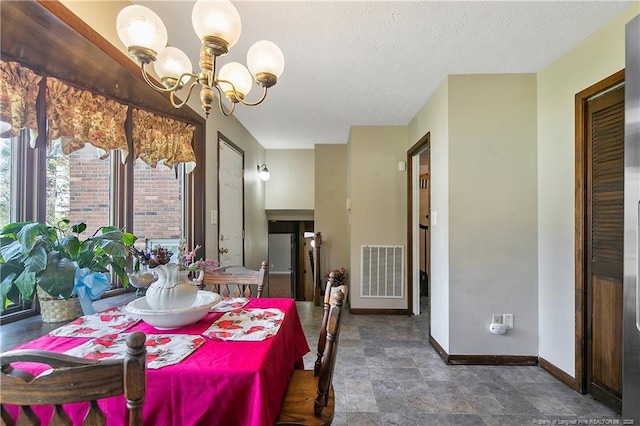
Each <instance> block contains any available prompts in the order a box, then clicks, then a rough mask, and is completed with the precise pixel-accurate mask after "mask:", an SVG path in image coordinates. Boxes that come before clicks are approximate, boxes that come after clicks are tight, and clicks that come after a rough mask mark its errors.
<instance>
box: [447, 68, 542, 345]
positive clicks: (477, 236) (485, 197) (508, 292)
mask: <svg viewBox="0 0 640 426" xmlns="http://www.w3.org/2000/svg"><path fill="white" fill-rule="evenodd" d="M536 172H537V170H536V77H535V74H499V75H452V76H449V262H450V263H449V292H450V293H449V294H450V299H449V301H450V305H449V309H450V311H449V315H450V327H449V333H450V336H449V339H450V340H449V345H450V346H449V348H450V353H451V354H479V353H480V354H492V355H504V354H509V355H533V356H535V355H536V354H537V346H538V342H537V335H538V319H537V303H536V301H537V251H538V250H537V209H536V206H537V197H536V182H537V177H536ZM503 313H512V314H514V322H515V327H514V329H513V330H510V331H509V332H508V334H506V335H504V336H497V335H494V334H491V333H489V324H490V323H491V318H492V317H491V316H492V314H503Z"/></svg>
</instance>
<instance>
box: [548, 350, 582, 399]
mask: <svg viewBox="0 0 640 426" xmlns="http://www.w3.org/2000/svg"><path fill="white" fill-rule="evenodd" d="M538 364H539V365H540V367H542V368H543V369H544V370H546V371H547V373H549V374H551V375H552V376H553V377H555V378H556V379H558V380H560V381H561V382H562V383H564V384H565V385H567V386H569V387H570V388H571V389H573V390H575V391H576V392H580V390H579V389H578V382H577V381H576V379H575V378H574V377H571V376H570V375H569V374H567V373H566V372H565V371H563V370H561V369H559V368H558V367H556V366H555V365H553V364H551V363H550V362H549V361H547V360H546V359H544V358H542V357H541V356H540V357H538Z"/></svg>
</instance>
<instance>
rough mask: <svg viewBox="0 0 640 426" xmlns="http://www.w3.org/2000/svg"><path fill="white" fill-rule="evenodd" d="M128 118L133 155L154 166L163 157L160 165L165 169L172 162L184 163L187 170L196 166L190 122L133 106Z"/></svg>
mask: <svg viewBox="0 0 640 426" xmlns="http://www.w3.org/2000/svg"><path fill="white" fill-rule="evenodd" d="M132 117H133V130H132V140H133V151H134V153H135V155H136V156H138V157H139V158H140V159H141V160H142V161H144V162H145V163H147V164H148V165H149V166H151V167H154V168H155V167H156V165H157V164H158V162H159V161H160V160H164V165H165V166H167V167H169V168H171V167H173V165H174V164H175V163H185V166H186V167H185V168H186V171H187V173H189V172H191V171H193V169H194V168H195V165H196V155H195V154H194V152H193V146H192V141H193V134H194V132H195V127H194V126H193V125H191V124H188V123H184V122H182V121H178V120H173V119H171V118H167V117H161V116H159V115H156V114H153V113H151V112H148V111H144V110H141V109H137V108H134V109H133V111H132Z"/></svg>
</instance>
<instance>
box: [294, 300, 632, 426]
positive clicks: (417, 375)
mask: <svg viewBox="0 0 640 426" xmlns="http://www.w3.org/2000/svg"><path fill="white" fill-rule="evenodd" d="M298 311H299V313H300V318H301V320H302V323H303V326H304V329H305V333H306V335H307V339H308V341H309V347H310V348H311V350H312V353H310V354H307V355H306V356H305V368H307V369H311V368H313V363H314V361H315V349H316V346H317V336H318V330H317V328H318V326H319V324H320V322H321V318H322V309H321V308H320V307H314V306H313V305H312V304H310V302H298ZM426 318H427V316H426V315H422V316H415V317H406V316H399V315H398V316H386V315H383V316H380V315H350V314H349V313H348V312H345V314H344V316H343V318H342V324H341V330H340V341H339V349H338V360H337V363H336V369H335V373H334V378H333V383H334V387H335V392H336V415H335V419H334V422H333V424H334V425H335V426H343V425H348V426H357V425H367V426H369V425H385V426H387V425H389V426H390V425H453V426H463V425H509V426H513V425H533V424H559V425H560V424H565V425H572V424H621V420H620V419H621V417H620V415H618V414H617V413H615V412H614V411H612V410H610V409H609V408H607V407H605V406H604V405H602V404H600V403H599V402H597V401H595V400H593V399H592V398H591V397H589V396H585V395H581V394H579V393H577V392H575V391H573V390H571V389H570V388H568V387H567V386H566V385H564V384H562V383H560V382H559V381H557V380H556V379H555V378H553V377H552V376H551V375H550V374H548V373H547V372H546V371H545V370H543V369H542V368H540V367H530V366H526V367H525V366H451V365H445V364H444V363H443V361H442V359H441V358H440V357H439V356H438V354H437V353H436V352H435V350H434V349H433V348H432V347H431V346H430V345H429V342H428V337H427V319H426ZM590 420H591V422H590Z"/></svg>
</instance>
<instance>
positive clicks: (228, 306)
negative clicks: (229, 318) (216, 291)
mask: <svg viewBox="0 0 640 426" xmlns="http://www.w3.org/2000/svg"><path fill="white" fill-rule="evenodd" d="M247 303H249V299H247V298H246V297H228V298H227V297H225V298H224V299H222V300H221V301H220V302H218V303H216V304H215V305H213V306H212V307H211V312H229V311H233V310H236V309H240V308H242V307H244V305H246V304H247Z"/></svg>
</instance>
